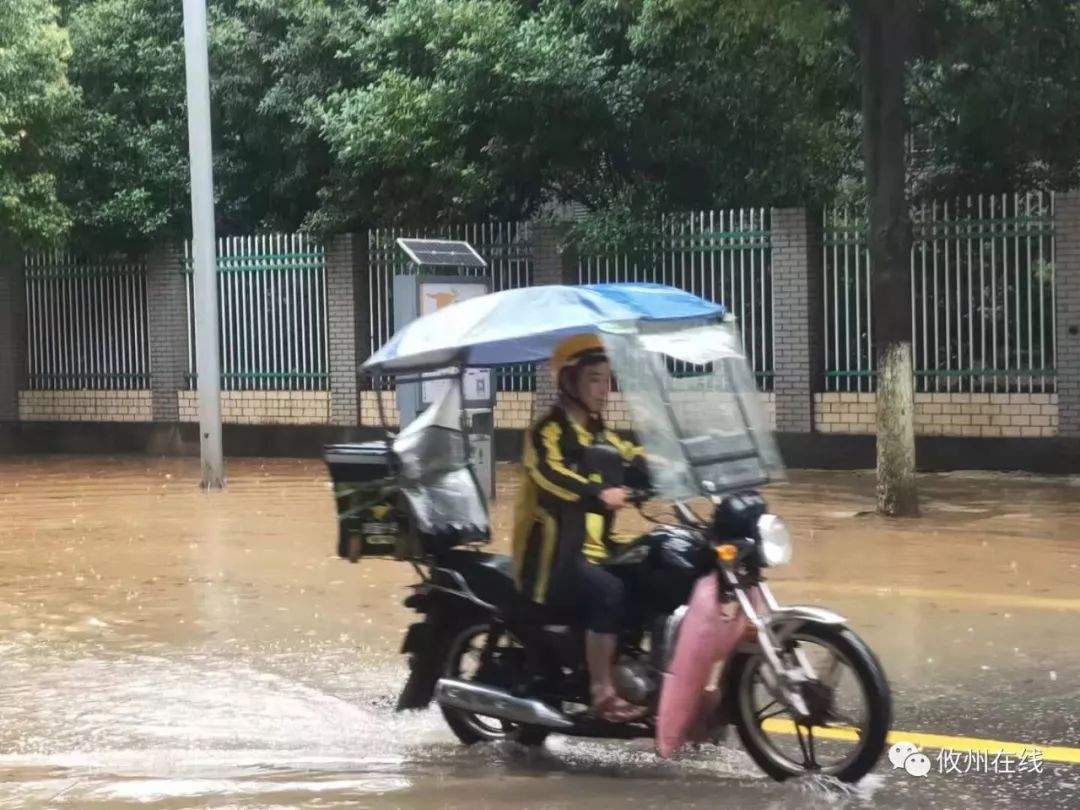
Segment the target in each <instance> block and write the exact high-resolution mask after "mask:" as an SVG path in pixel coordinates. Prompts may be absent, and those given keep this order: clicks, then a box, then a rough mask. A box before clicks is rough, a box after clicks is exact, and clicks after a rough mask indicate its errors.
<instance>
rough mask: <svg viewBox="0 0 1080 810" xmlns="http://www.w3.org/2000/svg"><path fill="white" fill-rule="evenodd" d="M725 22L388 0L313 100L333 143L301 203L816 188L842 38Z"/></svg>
mask: <svg viewBox="0 0 1080 810" xmlns="http://www.w3.org/2000/svg"><path fill="white" fill-rule="evenodd" d="M728 28H729V27H728V26H727V25H726V21H725V24H723V25H701V24H700V21H695V20H690V19H684V18H680V17H676V16H675V15H672V14H671V9H670V7H669V4H668V3H665V2H644V3H611V2H607V1H606V0H582V1H581V2H567V0H548V1H547V2H541V3H539V4H530V3H520V2H510V0H463V2H456V3H446V2H444V1H443V0H398V2H392V3H390V4H388V5H387V6H386V7H385V9H384V10H382V12H381V13H380V14H378V15H372V17H371V20H370V25H369V27H368V28H367V29H366V31H364V32H363V34H362V37H361V39H359V40H358V41H357V42H356V44H355V45H354V46H353V47H352V48H350V53H356V54H364V55H366V67H365V69H364V70H362V71H360V72H358V73H357V74H356V75H355V77H353V78H352V83H351V84H349V85H346V86H345V87H344V88H342V89H341V90H339V91H337V92H333V93H330V94H329V95H328V96H327V98H326V100H325V101H321V102H318V103H317V104H316V105H315V106H316V109H317V111H318V115H319V120H320V125H321V131H322V134H323V137H324V138H325V139H326V141H327V142H328V143H329V144H330V148H331V153H332V158H333V169H332V172H331V178H332V179H331V183H330V184H329V185H328V186H327V188H326V189H325V190H324V192H323V196H322V199H323V208H322V210H321V211H320V212H319V214H318V215H317V216H316V219H317V220H319V221H321V223H322V224H323V225H324V226H326V227H343V226H345V225H346V224H347V223H350V222H352V223H355V222H358V221H359V222H363V221H372V220H374V221H394V220H401V219H403V218H404V219H406V220H409V221H416V220H421V219H424V220H429V219H434V218H447V217H450V218H455V219H461V218H475V217H486V216H497V217H521V216H528V215H530V214H532V213H534V212H535V211H536V210H537V209H538V208H539V207H540V206H542V205H543V204H544V203H546V202H551V201H562V202H573V203H578V204H579V205H581V206H583V207H584V208H585V209H586V210H588V211H595V212H601V213H604V212H608V211H610V209H611V208H612V207H615V208H625V209H626V210H628V211H633V212H634V213H637V214H640V213H641V212H642V211H644V210H671V209H686V208H701V207H706V206H710V205H716V204H722V203H724V202H730V203H732V204H741V205H746V204H767V203H770V202H771V203H776V202H784V201H794V200H796V199H799V200H801V201H804V202H805V201H808V200H809V201H813V200H820V199H821V197H822V195H821V189H824V188H830V189H831V188H832V187H834V186H835V184H836V183H837V182H838V180H839V178H840V177H841V176H842V175H843V173H844V171H845V169H850V167H851V155H852V148H851V147H852V146H853V135H854V130H853V129H852V128H851V126H850V123H851V118H850V116H848V117H845V116H843V115H837V114H836V109H837V107H838V106H842V102H841V99H843V98H844V97H845V96H846V97H847V98H848V99H853V96H852V94H851V89H852V85H851V83H850V81H847V80H846V77H845V72H846V71H848V69H849V65H847V64H845V58H846V54H845V53H844V52H843V51H842V50H841V49H839V48H836V47H830V48H823V49H822V51H821V53H820V54H819V56H820V58H819V59H818V60H817V61H815V62H808V61H807V60H805V59H804V58H803V56H804V55H803V54H802V53H801V52H800V51H799V50H798V49H797V48H795V47H793V46H792V45H791V44H790V43H789V42H786V41H784V40H782V39H781V38H778V37H776V36H775V35H773V34H772V33H771V32H770V31H769V30H768V28H767V27H765V26H761V25H758V26H752V27H748V28H745V29H739V30H728ZM848 61H850V60H848ZM792 73H797V74H799V75H801V76H802V77H803V79H804V82H803V84H802V85H799V86H796V85H794V84H793V83H792V82H791V79H790V77H791V74H792ZM608 219H611V218H610V217H608Z"/></svg>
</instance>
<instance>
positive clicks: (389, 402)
mask: <svg viewBox="0 0 1080 810" xmlns="http://www.w3.org/2000/svg"><path fill="white" fill-rule="evenodd" d="M381 394H382V402H383V411H384V412H385V413H386V418H387V420H389V422H390V424H391V425H397V424H398V409H397V398H396V396H395V394H394V392H393V391H382V392H381ZM360 424H361V425H366V426H368V427H379V426H380V425H381V424H382V423H381V422H380V421H379V399H378V394H376V393H375V392H374V391H361V392H360Z"/></svg>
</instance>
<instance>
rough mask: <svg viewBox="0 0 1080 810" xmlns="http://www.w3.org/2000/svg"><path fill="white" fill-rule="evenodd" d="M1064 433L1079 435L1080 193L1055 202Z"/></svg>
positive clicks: (1059, 387)
mask: <svg viewBox="0 0 1080 810" xmlns="http://www.w3.org/2000/svg"><path fill="white" fill-rule="evenodd" d="M1054 206H1055V208H1054V219H1055V221H1054V228H1055V246H1054V247H1055V257H1054V258H1055V268H1054V275H1055V283H1056V285H1057V289H1056V299H1057V310H1058V311H1057V357H1056V360H1055V364H1056V366H1057V372H1058V397H1059V400H1060V402H1059V406H1060V419H1061V435H1062V436H1078V437H1080V192H1076V191H1071V192H1069V193H1068V194H1058V195H1057V197H1056V199H1055V201H1054Z"/></svg>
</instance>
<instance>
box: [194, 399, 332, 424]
mask: <svg viewBox="0 0 1080 810" xmlns="http://www.w3.org/2000/svg"><path fill="white" fill-rule="evenodd" d="M198 399H199V397H198V392H196V391H180V392H179V403H180V421H181V422H197V421H198ZM329 419H330V393H329V392H328V391H222V392H221V421H222V422H227V423H230V424H237V425H325V424H327V423H328V422H329Z"/></svg>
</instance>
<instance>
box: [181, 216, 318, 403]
mask: <svg viewBox="0 0 1080 810" xmlns="http://www.w3.org/2000/svg"><path fill="white" fill-rule="evenodd" d="M217 264H218V308H219V319H220V330H221V377H222V389H223V390H227V391H269V390H274V391H302V390H309V391H311V390H325V389H326V388H327V387H328V385H329V379H330V376H329V361H328V357H327V333H326V330H327V314H326V313H327V310H326V303H327V302H326V254H325V250H324V248H323V245H322V244H321V243H319V242H318V241H316V240H314V239H313V238H312V237H310V236H308V235H306V234H302V233H292V234H280V233H274V234H263V235H260V236H233V237H225V238H222V239H219V240H218V245H217ZM181 270H182V272H184V273H185V275H186V276H187V315H188V374H187V380H188V385H189V386H190V387H194V384H195V368H196V365H195V302H194V301H195V299H194V295H193V293H194V290H193V282H194V277H193V273H192V259H191V243H190V242H186V243H185V251H184V258H183V260H182V266H181Z"/></svg>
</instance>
